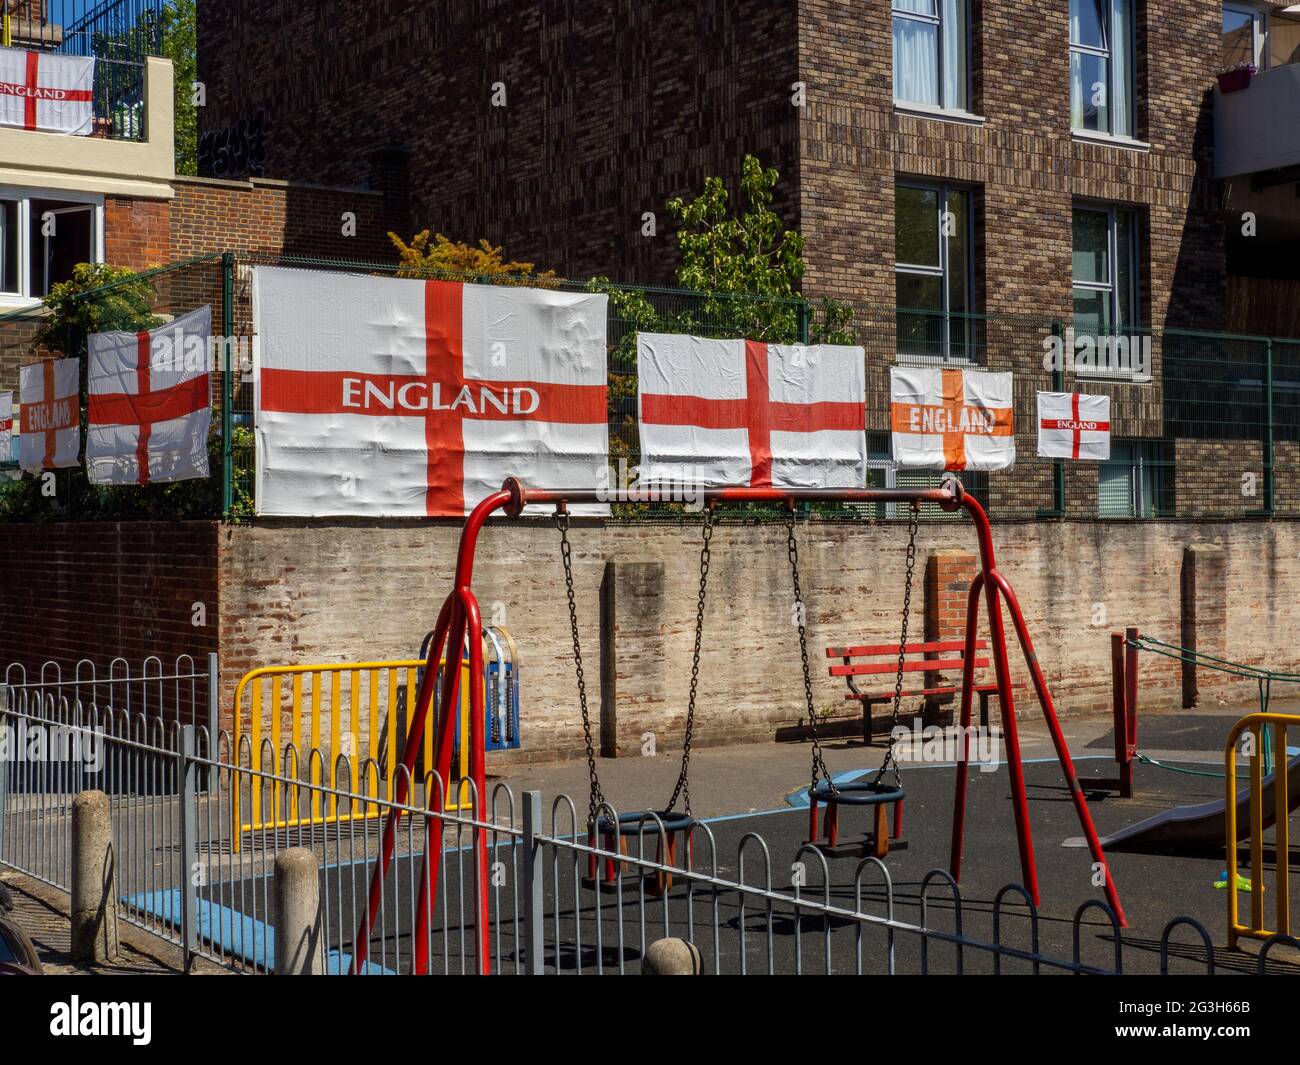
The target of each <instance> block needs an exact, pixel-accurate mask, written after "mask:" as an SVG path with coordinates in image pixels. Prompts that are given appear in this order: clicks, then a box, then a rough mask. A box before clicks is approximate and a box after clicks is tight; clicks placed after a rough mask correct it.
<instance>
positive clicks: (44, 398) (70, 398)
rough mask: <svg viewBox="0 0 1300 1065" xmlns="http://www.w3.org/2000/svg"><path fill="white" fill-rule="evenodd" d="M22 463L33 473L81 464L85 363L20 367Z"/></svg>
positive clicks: (63, 361) (64, 361) (57, 362)
mask: <svg viewBox="0 0 1300 1065" xmlns="http://www.w3.org/2000/svg"><path fill="white" fill-rule="evenodd" d="M18 402H19V403H20V404H21V409H20V410H19V413H18V434H19V435H18V464H19V465H20V466H21V467H22V468H23V469H24V470H26V471H27V472H29V473H40V472H41V470H52V469H61V468H63V467H65V466H75V465H77V453H78V451H80V450H81V363H80V362H79V361H78V360H77V359H47V360H46V361H45V362H35V363H31V364H30V365H28V366H20V367H19V368H18Z"/></svg>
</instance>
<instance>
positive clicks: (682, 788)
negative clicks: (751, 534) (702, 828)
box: [664, 503, 713, 817]
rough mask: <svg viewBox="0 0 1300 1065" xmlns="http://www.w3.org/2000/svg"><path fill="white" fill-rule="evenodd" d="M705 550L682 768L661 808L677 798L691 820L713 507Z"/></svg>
mask: <svg viewBox="0 0 1300 1065" xmlns="http://www.w3.org/2000/svg"><path fill="white" fill-rule="evenodd" d="M702 534H703V537H704V546H703V547H702V548H701V549H700V592H699V598H698V600H697V602H696V606H695V648H694V650H693V651H692V652H691V691H690V697H689V698H688V700H687V703H686V734H685V736H683V738H682V768H681V772H680V773H678V774H677V783H676V785H675V786H674V787H673V794H672V798H670V799H669V800H668V805H667V806H666V807H665V808H664V810H665V812H666V813H672V811H673V809H674V808H675V807H676V806H677V799H678V797H679V796H680V797H681V799H682V806H683V808H684V809H685V811H686V816H687V817H690V816H691V781H690V773H691V734H692V733H693V732H694V731H695V695H696V692H697V691H698V689H699V685H700V648H701V645H702V644H703V641H704V603H705V600H706V597H707V593H708V586H709V542H710V541H711V540H712V539H713V504H712V503H709V504H707V505H706V506H705V508H704V529H703V533H702Z"/></svg>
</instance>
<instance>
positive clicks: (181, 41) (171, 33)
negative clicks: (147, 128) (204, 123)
mask: <svg viewBox="0 0 1300 1065" xmlns="http://www.w3.org/2000/svg"><path fill="white" fill-rule="evenodd" d="M195 27H196V20H195V0H169V3H168V4H167V6H166V7H164V8H163V13H162V50H163V55H164V56H166V57H167V58H168V59H170V60H171V61H172V71H173V73H174V75H175V78H176V87H175V92H174V99H175V103H174V106H173V110H174V113H175V123H176V173H178V174H197V173H198V172H199V120H198V108H197V107H196V106H195V105H194V83H195V82H196V81H197V80H198V59H197V55H198V36H197V32H196V28H195Z"/></svg>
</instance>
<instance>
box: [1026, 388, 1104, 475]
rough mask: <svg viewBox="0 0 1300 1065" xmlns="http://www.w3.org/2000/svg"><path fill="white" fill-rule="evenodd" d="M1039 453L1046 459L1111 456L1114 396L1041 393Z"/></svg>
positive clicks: (1039, 401) (1039, 394) (1079, 393)
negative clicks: (1111, 419)
mask: <svg viewBox="0 0 1300 1065" xmlns="http://www.w3.org/2000/svg"><path fill="white" fill-rule="evenodd" d="M1038 454H1039V455H1040V456H1041V457H1042V458H1045V459H1098V460H1105V459H1108V458H1110V396H1088V395H1085V394H1083V393H1082V392H1039V393H1038Z"/></svg>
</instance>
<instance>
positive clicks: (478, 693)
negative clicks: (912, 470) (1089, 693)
mask: <svg viewBox="0 0 1300 1065" xmlns="http://www.w3.org/2000/svg"><path fill="white" fill-rule="evenodd" d="M660 494H661V493H659V492H658V491H657V490H654V489H641V488H637V489H628V490H619V491H592V490H586V489H583V490H557V489H535V488H527V487H525V486H524V485H523V484H522V483H520V482H519V481H518V480H517V479H515V478H511V479H509V480H507V481H506V482H505V484H504V485H503V486H502V487H501V489H500V490H499V491H497V492H494V493H492V494H491V495H489V496H487V497H486V498H485V499H483V501H482V502H480V503H479V504H478V506H476V507H475V508H474V510H473V511H472V512H471V513H470V515H469V516H468V518H466V520H465V527H464V530H463V532H462V534H461V541H460V549H459V553H458V556H457V562H456V574H455V578H454V585H453V588H452V590H451V593H450V594H449V595H448V596H447V599H446V600H445V602H444V603H443V605H442V608H441V610H440V612H439V614H438V622H437V625H436V626H435V629H434V639H433V642H432V644H431V645H430V650H429V663H430V665H432V664H434V663H436V662H437V661H438V659H439V658H440V656H441V653H442V649H443V648H444V647H457V648H458V647H461V646H464V645H465V644H466V642H468V647H469V653H470V670H469V678H468V683H469V685H470V691H471V702H472V703H473V704H475V705H479V704H480V703H481V701H482V688H483V683H484V681H483V669H482V659H483V650H482V639H481V633H482V630H483V619H482V614H481V611H480V609H479V604H478V599H477V597H476V596H475V594H474V591H473V587H472V582H473V575H474V553H475V549H476V547H477V544H478V538H479V534H480V532H481V531H482V529H483V525H484V523H485V522H486V521H487V519H488V518H489V517H490V516H491V515H492V514H494V513H496V512H497V511H501V512H503V513H504V514H506V515H507V516H509V517H513V518H517V517H519V516H520V515H521V514H522V513H523V509H524V507H525V506H526V505H530V504H533V505H542V506H554V507H556V508H558V509H560V511H561V512H562V513H563V512H566V511H567V507H568V505H569V504H571V503H585V502H615V503H632V504H635V503H646V502H652V501H654V500H655V499H657V498H659V497H660ZM700 495H701V496H702V497H703V501H704V503H705V504H706V506H707V505H708V504H710V503H713V504H717V503H741V504H744V503H778V504H781V505H787V506H788V505H792V504H794V503H799V502H809V503H823V504H830V503H836V504H838V503H846V502H857V503H895V504H900V503H901V504H913V503H932V504H936V505H938V506H939V507H941V508H942V509H944V510H946V511H957V510H963V509H964V510H965V511H966V513H967V514H968V515H969V517H970V518H971V520H972V522H973V523H974V525H975V530H976V535H977V539H978V542H979V550H980V560H981V565H980V572H979V573H978V574H977V575H976V577H975V579H974V580H973V581H972V582H971V588H970V592H969V598H968V601H967V612H966V654H965V665H964V668H963V670H962V703H961V707H962V709H961V715H962V725H963V736H966V737H968V733H967V732H966V729H967V728H968V727H969V725H970V721H971V710H972V688H973V685H974V662H975V654H974V642H975V638H976V634H977V632H978V623H979V615H980V597H981V595H982V596H983V598H984V601H985V605H986V612H987V621H988V626H989V635H990V638H991V642H992V645H993V647H992V649H993V656H994V664H995V669H996V673H997V678H998V696H999V699H998V701H999V706H1000V709H1001V713H1002V719H1003V720H1002V727H1003V734H1004V738H1005V743H1006V753H1007V759H1006V761H1007V766H1008V769H1009V773H1010V777H1011V788H1012V795H1013V811H1014V814H1015V821H1016V834H1017V838H1018V841H1019V851H1020V862H1021V872H1022V876H1023V880H1024V887H1025V889H1026V891H1027V893H1028V895H1029V897H1030V898H1031V899H1032V900H1033V901H1034V903H1035V904H1037V903H1038V902H1039V901H1040V893H1039V889H1038V875H1037V868H1036V864H1035V861H1034V852H1033V840H1032V835H1031V830H1030V825H1029V808H1028V804H1027V802H1026V798H1025V780H1024V770H1023V767H1022V765H1021V761H1020V743H1019V738H1018V730H1017V727H1016V718H1015V706H1014V700H1013V696H1012V685H1011V675H1010V674H1011V670H1010V663H1009V661H1008V656H1007V646H1006V632H1005V629H1004V623H1003V616H1002V602H1003V600H1005V603H1006V606H1007V609H1008V610H1009V611H1010V613H1011V617H1012V623H1013V625H1014V627H1015V632H1016V636H1017V637H1018V639H1019V642H1020V646H1021V650H1022V652H1023V654H1024V658H1025V664H1026V667H1027V668H1028V670H1029V673H1030V677H1031V679H1032V681H1033V685H1034V690H1035V693H1036V694H1037V696H1038V700H1039V704H1040V706H1041V708H1042V711H1043V717H1044V719H1045V720H1046V722H1047V726H1048V730H1049V732H1050V734H1051V737H1052V742H1053V744H1054V746H1055V749H1056V753H1057V759H1058V761H1059V763H1060V766H1061V772H1062V775H1063V776H1064V778H1065V780H1066V783H1067V786H1068V788H1069V792H1070V797H1071V800H1072V802H1073V803H1074V807H1075V811H1076V813H1077V815H1078V818H1079V822H1080V825H1081V827H1082V828H1083V831H1084V834H1085V836H1086V838H1087V840H1088V843H1089V848H1090V850H1091V852H1092V858H1093V861H1094V862H1095V863H1096V864H1097V865H1098V866H1099V867H1100V868H1101V869H1102V871H1103V873H1104V881H1103V882H1104V885H1105V888H1104V890H1105V893H1106V897H1107V900H1108V901H1109V903H1110V906H1111V909H1112V910H1113V911H1114V913H1115V915H1116V918H1117V920H1118V921H1119V922H1120V923H1121V925H1126V921H1125V918H1124V911H1123V908H1122V906H1121V904H1120V900H1119V893H1118V891H1117V889H1116V887H1115V881H1114V877H1113V876H1111V875H1110V871H1109V869H1108V868H1106V858H1105V854H1104V853H1103V852H1102V849H1101V845H1100V842H1099V841H1098V839H1097V833H1096V830H1095V829H1094V828H1093V824H1092V817H1091V815H1090V814H1089V812H1088V807H1087V804H1086V802H1085V800H1084V796H1083V791H1082V789H1081V788H1080V786H1079V782H1078V779H1077V777H1076V776H1075V772H1074V765H1073V763H1072V761H1071V759H1070V752H1069V750H1068V747H1067V745H1066V741H1065V737H1064V735H1063V734H1062V732H1061V728H1060V725H1059V723H1058V722H1057V719H1056V711H1055V708H1054V706H1053V703H1052V697H1051V693H1050V691H1049V690H1048V687H1047V681H1046V679H1045V677H1044V676H1043V672H1042V669H1041V667H1040V666H1039V664H1038V659H1037V657H1036V655H1035V653H1034V649H1033V643H1032V641H1031V640H1030V637H1029V632H1028V629H1027V628H1026V626H1025V621H1024V616H1023V614H1022V613H1021V610H1020V606H1019V604H1018V602H1017V601H1016V597H1015V593H1014V592H1013V591H1012V589H1011V585H1010V583H1009V582H1008V581H1007V579H1006V577H1004V576H1003V575H1002V573H1001V572H999V571H998V569H997V566H996V562H995V558H994V551H993V536H992V531H991V529H990V527H989V521H988V517H987V515H986V514H985V513H984V510H983V508H982V507H981V506H980V505H979V503H978V502H976V501H975V500H974V499H973V498H971V497H970V496H969V495H967V494H966V493H965V491H964V489H963V488H962V486H961V482H960V481H958V480H956V479H955V478H954V479H952V480H950V481H949V482H947V483H946V484H945V485H944V486H943V487H940V488H918V489H914V488H862V489H788V490H787V489H780V488H750V487H745V488H709V489H701V490H700ZM711 520H712V519H711V518H706V521H710V522H711ZM561 524H562V526H563V525H564V524H565V522H563V521H562V523H561ZM571 617H572V615H571ZM576 650H577V651H578V654H580V653H581V651H580V648H579V649H576ZM433 675H434V670H433V669H428V670H426V671H425V674H424V677H423V679H422V680H421V682H420V685H419V691H418V693H417V696H416V702H415V710H414V714H413V717H412V723H411V728H410V731H409V732H408V734H407V738H406V746H405V750H404V752H403V756H402V764H403V766H404V767H405V769H406V772H405V773H398V774H396V777H397V784H396V787H395V789H394V790H395V794H394V801H395V802H396V803H398V804H402V803H405V802H406V799H407V790H408V788H409V777H408V774H409V773H410V772H411V770H412V768H413V767H414V765H415V761H416V757H417V756H418V754H419V752H420V749H421V745H422V743H423V740H424V734H425V725H426V721H427V718H428V712H429V709H430V706H431V704H432V701H433V700H432V695H433V687H434V685H433V683H432V679H433ZM460 684H461V671H460V670H450V671H448V672H447V673H446V674H444V676H443V679H442V698H441V701H440V705H441V707H443V708H444V709H443V710H442V712H441V713H440V714H439V716H438V719H437V721H436V722H435V723H434V729H435V734H436V743H435V748H436V756H437V760H436V772H437V779H438V780H442V781H445V780H447V779H448V778H449V775H450V769H451V755H452V746H453V742H452V741H453V736H454V720H453V719H452V717H451V716H450V715H449V714H448V713H447V711H446V710H445V708H446V707H449V706H454V705H456V703H457V696H458V687H459V685H460ZM469 734H470V757H469V762H470V778H471V780H472V781H473V786H474V788H473V790H474V797H475V806H476V812H475V816H474V818H473V822H474V829H473V833H472V834H473V842H472V849H473V854H474V864H473V873H474V876H475V880H476V885H477V890H476V892H475V896H476V897H475V904H476V907H477V919H476V920H475V922H474V929H475V932H474V934H475V940H476V950H475V954H476V956H477V958H478V964H479V970H480V972H483V973H486V972H488V971H489V969H490V957H489V952H488V951H487V949H486V935H487V929H488V928H489V927H490V920H489V913H488V906H489V900H490V894H491V893H490V892H489V891H488V890H487V885H488V882H489V881H488V833H489V831H490V830H491V827H492V826H491V824H490V823H489V822H488V821H487V820H486V818H485V817H484V813H483V810H484V797H485V793H486V788H487V779H486V778H487V774H486V763H485V758H484V753H485V743H484V728H483V722H482V720H481V719H480V718H479V716H478V715H472V716H471V718H470V729H469ZM969 754H970V751H969V740H968V738H967V739H966V740H964V742H963V744H962V752H961V758H960V760H959V761H958V764H957V782H956V796H955V799H954V808H953V827H952V850H951V868H952V873H953V876H954V877H955V878H959V877H960V875H961V857H962V844H963V840H964V829H965V800H966V785H967V780H968V774H969ZM436 805H437V804H434V807H435V808H434V809H433V810H431V811H430V813H429V814H428V816H427V817H426V819H425V820H426V832H427V833H429V834H430V835H431V834H432V833H435V832H436V833H438V834H439V835H438V839H437V840H436V841H431V842H428V843H427V844H426V850H425V853H426V854H428V855H429V859H428V861H427V862H426V863H424V867H423V868H422V870H421V878H420V879H421V883H420V889H419V894H418V896H417V898H418V900H419V903H418V905H417V920H416V927H415V929H414V937H413V942H414V945H415V965H414V969H415V972H417V973H423V972H426V971H427V969H428V947H427V942H428V932H429V921H430V917H431V915H432V911H433V900H434V899H436V898H437V897H438V896H437V888H438V878H439V873H440V870H441V862H442V847H441V843H440V840H441V833H442V829H443V821H442V819H441V818H440V817H439V816H438V812H437V809H436ZM606 812H607V813H611V812H612V811H609V810H607V811H606ZM398 820H399V812H398V811H393V812H391V813H390V814H389V816H388V817H387V818H386V819H385V822H384V830H383V838H382V840H381V843H380V849H379V855H378V859H377V860H376V863H375V866H374V869H373V871H372V873H371V878H370V891H369V895H368V900H367V905H366V910H365V913H364V914H363V916H362V919H361V922H360V924H359V927H358V929H357V934H356V937H355V940H354V950H353V960H352V971H353V972H359V971H363V969H364V966H365V964H366V957H367V954H368V951H369V946H370V933H371V927H372V923H373V921H374V918H375V915H376V914H377V913H378V912H379V904H380V898H381V894H382V892H383V889H384V881H385V878H386V876H387V875H388V871H389V868H390V866H391V863H392V859H393V853H394V846H395V842H396V833H397V825H398ZM657 827H658V826H656V828H657ZM665 827H666V826H665Z"/></svg>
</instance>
